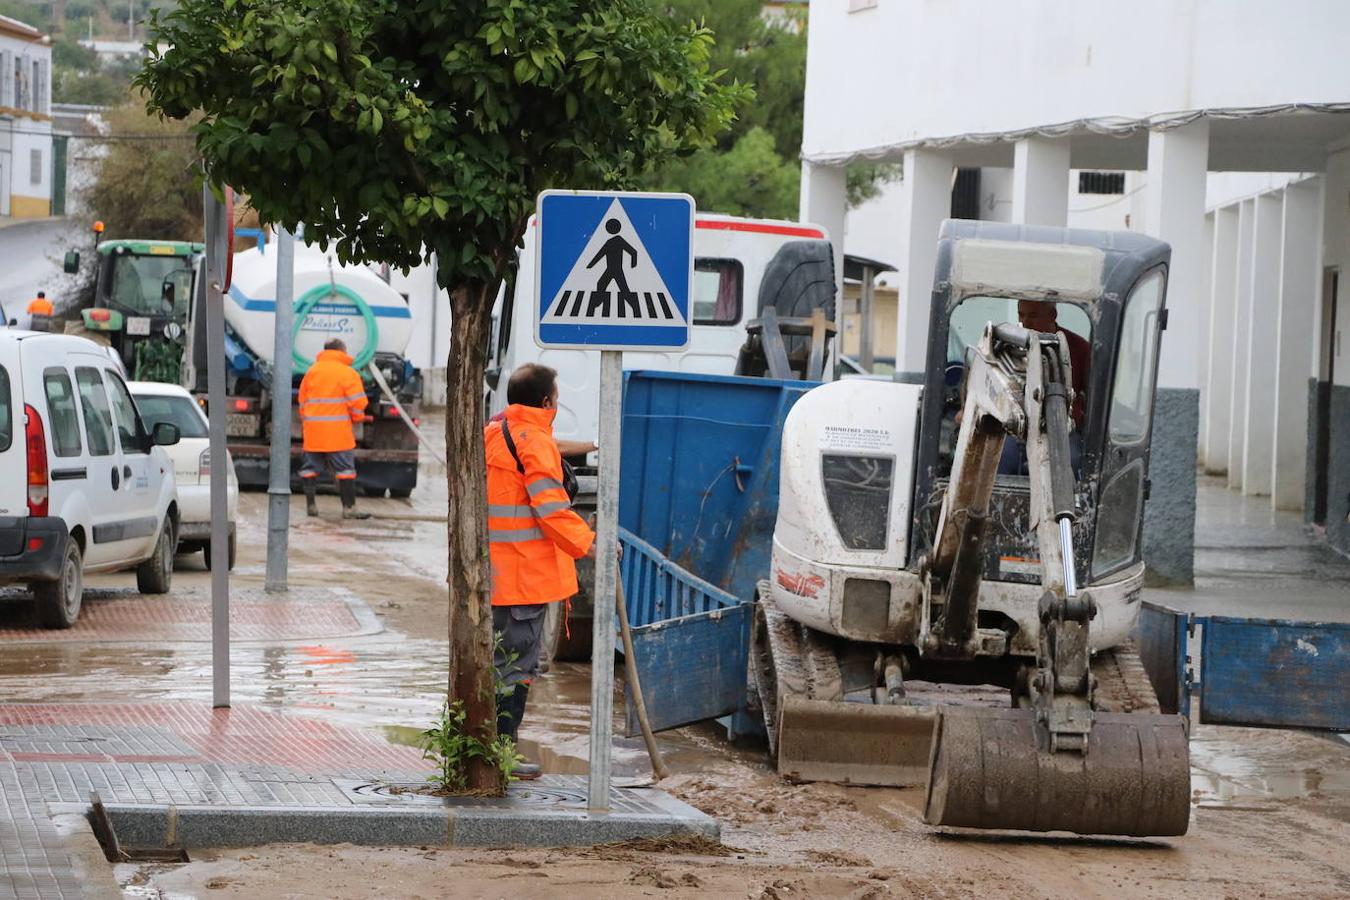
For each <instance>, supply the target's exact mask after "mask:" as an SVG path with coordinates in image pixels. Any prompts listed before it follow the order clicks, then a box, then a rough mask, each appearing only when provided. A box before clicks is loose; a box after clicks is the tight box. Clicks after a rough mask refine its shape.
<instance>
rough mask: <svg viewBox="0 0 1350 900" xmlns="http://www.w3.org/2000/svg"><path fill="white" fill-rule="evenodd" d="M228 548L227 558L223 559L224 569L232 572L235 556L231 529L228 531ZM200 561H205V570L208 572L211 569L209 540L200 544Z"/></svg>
mask: <svg viewBox="0 0 1350 900" xmlns="http://www.w3.org/2000/svg"><path fill="white" fill-rule="evenodd" d="M229 548H230V549H229V558H228V559H226V561H225V569H226V571H229V572H233V571H234V556H235V543H234V532H233V531H231V532H230V541H229ZM202 561H203V562H205V563H206V571H208V572H209V571H211V542H210V541H209V540H208V541H207V542H206V543H205V544H203V545H202Z"/></svg>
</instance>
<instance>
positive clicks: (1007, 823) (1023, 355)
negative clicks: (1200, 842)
mask: <svg viewBox="0 0 1350 900" xmlns="http://www.w3.org/2000/svg"><path fill="white" fill-rule="evenodd" d="M1072 384H1073V381H1072V378H1071V372H1070V365H1069V352H1068V345H1067V343H1066V342H1065V340H1064V338H1063V336H1061V335H1058V334H1044V333H1040V332H1036V331H1030V330H1027V329H1025V328H1021V327H1019V326H1016V325H987V326H986V327H985V331H984V334H983V336H982V337H981V339H980V342H979V344H978V346H977V347H976V351H975V354H974V356H973V358H972V359H971V364H970V368H969V371H968V373H967V381H966V396H965V402H964V405H963V407H962V412H961V424H960V431H959V434H958V437H957V445H956V458H955V461H954V464H953V466H952V473H951V482H950V486H949V487H948V489H947V493H946V495H945V496H944V497H943V503H942V509H941V513H940V516H939V519H938V530H937V539H936V541H935V543H934V547H933V550H932V553H931V554H930V556H929V558H928V559H927V561H926V563H925V565H924V566H923V567H922V568H923V571H924V572H925V573H926V594H927V601H928V603H929V610H930V613H929V615H930V621H931V623H932V626H931V628H930V629H929V632H928V635H927V638H926V641H925V647H924V651H925V654H926V655H931V656H933V657H935V658H948V659H969V658H971V657H972V656H974V655H975V653H976V652H977V650H979V649H981V648H985V650H986V652H987V644H986V643H985V642H984V641H983V640H982V638H981V636H980V634H979V631H978V627H977V624H978V615H979V594H980V580H981V577H982V575H983V571H984V561H985V532H986V526H987V520H988V516H989V502H990V498H991V496H992V494H993V490H994V480H995V478H996V477H997V475H998V464H999V459H1000V457H1001V455H1002V450H1003V444H1004V441H1006V440H1007V439H1008V438H1010V437H1011V438H1015V439H1017V440H1020V441H1022V442H1023V443H1024V444H1025V445H1026V453H1027V465H1028V472H1029V475H1030V481H1031V510H1032V523H1031V524H1032V527H1033V528H1035V529H1036V535H1037V543H1038V544H1039V547H1040V557H1041V585H1042V594H1041V599H1040V603H1039V609H1038V612H1039V618H1040V640H1039V645H1038V652H1037V656H1036V666H1035V670H1034V672H1032V673H1031V674H1030V677H1028V678H1027V679H1026V682H1025V686H1024V689H1023V693H1022V694H1021V695H1019V696H1017V697H1016V698H1015V703H1016V707H1017V708H1014V709H1008V710H997V709H983V710H981V709H951V710H944V711H943V712H941V713H940V714H939V717H938V722H937V725H936V727H935V731H934V738H933V741H934V746H933V752H932V756H931V760H930V769H929V779H928V796H927V798H926V803H925V812H924V817H925V819H926V820H927V821H928V822H930V823H931V824H934V825H955V826H966V827H975V828H1011V829H1027V830H1033V831H1050V830H1067V831H1077V832H1079V833H1085V834H1090V833H1109V834H1138V835H1158V834H1164V835H1165V834H1183V833H1185V830H1186V821H1187V813H1188V808H1187V803H1186V792H1187V785H1188V781H1189V771H1188V765H1187V749H1186V741H1187V739H1186V732H1185V727H1184V725H1183V724H1182V723H1181V720H1180V718H1179V717H1176V716H1153V715H1137V714H1135V715H1121V714H1111V713H1099V712H1097V711H1096V710H1095V708H1094V702H1093V696H1092V692H1093V684H1092V676H1091V672H1090V665H1091V656H1090V650H1089V644H1088V627H1089V624H1090V622H1091V620H1092V618H1093V617H1094V616H1095V615H1096V605H1095V604H1094V602H1093V600H1092V597H1091V595H1090V594H1088V593H1085V592H1084V593H1080V592H1079V590H1078V585H1077V578H1076V572H1075V568H1074V557H1073V523H1074V519H1075V516H1076V512H1075V503H1074V475H1073V466H1072V462H1071V459H1070V453H1069V430H1070V418H1069V409H1070V407H1071V405H1072V403H1073V390H1072V387H1071V385H1072Z"/></svg>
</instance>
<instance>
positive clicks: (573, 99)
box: [563, 93, 578, 121]
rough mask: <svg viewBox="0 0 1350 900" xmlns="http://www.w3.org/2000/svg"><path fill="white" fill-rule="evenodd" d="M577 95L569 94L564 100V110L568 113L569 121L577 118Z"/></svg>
mask: <svg viewBox="0 0 1350 900" xmlns="http://www.w3.org/2000/svg"><path fill="white" fill-rule="evenodd" d="M577 105H578V104H577V95H576V94H571V93H569V94H568V95H567V96H565V97H564V98H563V109H564V110H565V111H566V112H567V118H568V120H569V121H570V120H572V119H575V118H576V117H577Z"/></svg>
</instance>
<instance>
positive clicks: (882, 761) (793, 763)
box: [778, 697, 937, 787]
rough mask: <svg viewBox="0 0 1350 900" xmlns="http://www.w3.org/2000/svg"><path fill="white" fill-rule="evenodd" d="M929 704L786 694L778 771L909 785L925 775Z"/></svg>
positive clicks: (931, 722) (803, 777) (797, 776)
mask: <svg viewBox="0 0 1350 900" xmlns="http://www.w3.org/2000/svg"><path fill="white" fill-rule="evenodd" d="M936 723H937V711H936V709H935V708H934V707H914V706H892V705H886V704H870V703H846V702H842V701H838V700H808V699H806V698H804V697H788V698H786V699H785V700H784V701H783V707H782V709H781V710H780V712H779V720H778V726H779V731H778V771H779V772H780V773H781V774H782V775H783V776H784V777H787V778H791V779H793V780H795V781H833V782H842V783H847V784H873V785H882V786H887V787H911V786H916V785H922V784H924V783H925V782H926V781H927V779H928V761H929V757H930V753H931V747H932V743H933V729H934V726H935V724H936Z"/></svg>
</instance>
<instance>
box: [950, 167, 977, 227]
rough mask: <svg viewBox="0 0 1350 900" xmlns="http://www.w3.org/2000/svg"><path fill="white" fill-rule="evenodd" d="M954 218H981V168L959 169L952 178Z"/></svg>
mask: <svg viewBox="0 0 1350 900" xmlns="http://www.w3.org/2000/svg"><path fill="white" fill-rule="evenodd" d="M952 218H953V219H978V218H980V170H979V169H957V170H956V178H955V179H953V180H952Z"/></svg>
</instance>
